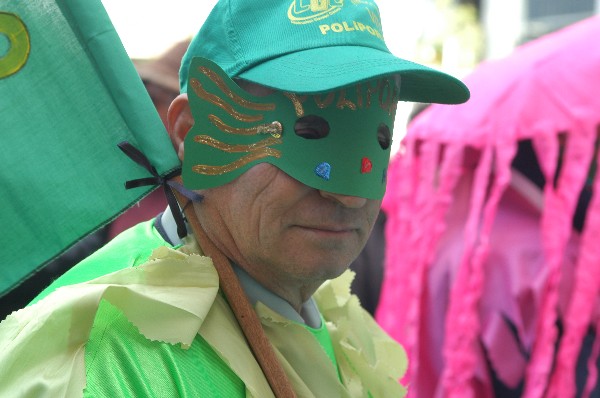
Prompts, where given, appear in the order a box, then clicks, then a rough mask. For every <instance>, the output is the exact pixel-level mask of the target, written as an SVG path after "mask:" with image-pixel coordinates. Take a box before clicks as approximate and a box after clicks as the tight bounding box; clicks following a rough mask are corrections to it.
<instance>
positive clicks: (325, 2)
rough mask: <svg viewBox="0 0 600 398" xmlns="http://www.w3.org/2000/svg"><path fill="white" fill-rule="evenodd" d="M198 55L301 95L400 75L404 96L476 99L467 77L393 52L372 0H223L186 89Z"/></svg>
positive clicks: (196, 41)
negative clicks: (384, 36) (398, 55)
mask: <svg viewBox="0 0 600 398" xmlns="http://www.w3.org/2000/svg"><path fill="white" fill-rule="evenodd" d="M197 56H199V57H204V58H207V59H210V60H212V61H213V62H215V63H216V64H217V65H219V66H220V67H221V68H222V69H223V70H224V71H225V73H227V75H228V76H229V77H231V78H242V79H245V80H249V81H251V82H254V83H258V84H261V85H264V86H267V87H271V88H274V89H277V90H282V91H288V92H294V93H321V92H325V91H331V90H334V89H338V88H340V87H344V86H348V85H351V84H355V83H361V82H365V81H367V80H372V79H374V78H377V77H382V76H386V75H391V74H396V75H399V76H400V78H401V90H400V98H399V99H400V100H404V101H415V102H426V103H444V104H457V103H462V102H465V101H467V100H468V99H469V90H468V89H467V87H466V86H465V85H464V84H463V83H462V82H461V81H460V80H458V79H456V78H454V77H452V76H450V75H447V74H445V73H442V72H440V71H437V70H435V69H432V68H429V67H426V66H424V65H419V64H416V63H414V62H410V61H408V60H405V59H402V58H398V57H396V56H394V55H393V54H392V53H390V51H389V49H388V48H387V46H386V44H385V41H384V39H383V30H382V26H381V19H380V16H379V9H378V7H377V5H376V4H375V2H374V1H373V0H261V1H260V2H259V1H256V0H219V2H218V3H217V4H216V5H215V7H214V8H213V10H212V12H211V13H210V15H209V16H208V18H207V19H206V21H205V23H204V24H203V26H202V28H201V29H200V31H199V32H198V34H197V35H196V36H195V37H194V38H193V40H192V42H191V44H190V46H189V48H188V50H187V52H186V54H185V55H184V57H183V60H182V64H181V70H180V87H181V91H182V92H187V81H188V71H189V67H190V63H191V60H192V58H194V57H197Z"/></svg>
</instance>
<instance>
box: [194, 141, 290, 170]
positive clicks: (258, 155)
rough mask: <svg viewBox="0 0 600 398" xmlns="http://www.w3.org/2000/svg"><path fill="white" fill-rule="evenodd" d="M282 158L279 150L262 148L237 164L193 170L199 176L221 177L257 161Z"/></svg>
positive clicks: (198, 167) (203, 165)
mask: <svg viewBox="0 0 600 398" xmlns="http://www.w3.org/2000/svg"><path fill="white" fill-rule="evenodd" d="M270 156H272V157H276V158H279V157H281V152H280V151H278V150H277V149H273V148H261V149H259V150H256V151H253V152H252V153H250V154H248V155H246V156H244V157H242V158H239V159H238V160H236V161H235V162H232V163H229V164H226V165H223V166H209V165H205V164H198V165H196V166H193V167H192V170H193V171H194V172H196V173H199V174H205V175H212V176H214V175H221V174H225V173H230V172H232V171H234V170H237V169H239V168H240V167H244V166H245V165H247V164H248V163H251V162H254V161H255V160H258V159H262V158H267V157H270Z"/></svg>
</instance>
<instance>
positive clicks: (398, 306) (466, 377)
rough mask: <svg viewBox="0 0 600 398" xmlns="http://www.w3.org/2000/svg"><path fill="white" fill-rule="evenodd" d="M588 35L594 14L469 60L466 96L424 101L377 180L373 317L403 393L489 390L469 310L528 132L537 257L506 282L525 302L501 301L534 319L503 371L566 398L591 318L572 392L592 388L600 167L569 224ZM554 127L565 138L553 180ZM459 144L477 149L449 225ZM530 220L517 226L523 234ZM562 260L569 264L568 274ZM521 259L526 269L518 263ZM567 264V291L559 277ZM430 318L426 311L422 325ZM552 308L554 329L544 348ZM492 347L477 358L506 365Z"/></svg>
mask: <svg viewBox="0 0 600 398" xmlns="http://www.w3.org/2000/svg"><path fill="white" fill-rule="evenodd" d="M597 37H600V18H598V17H595V18H590V19H589V20H587V21H584V22H581V23H579V24H578V25H576V26H573V27H572V28H570V29H565V31H564V32H563V33H561V32H559V33H556V34H554V35H553V36H552V37H551V38H549V39H546V40H542V41H540V42H539V43H531V44H530V45H525V46H523V47H522V48H521V49H519V50H517V51H516V52H515V55H514V56H513V57H511V58H509V59H507V60H505V61H504V62H502V63H490V64H487V65H482V67H481V68H480V70H479V71H478V72H476V73H474V74H473V75H472V76H470V77H469V78H468V79H466V82H467V85H468V86H469V87H470V88H471V90H472V99H471V100H470V101H469V102H468V103H466V104H464V105H459V106H443V105H433V106H431V107H430V108H429V109H428V110H426V111H425V112H423V113H422V114H421V115H420V116H419V117H418V118H417V119H415V121H414V122H413V123H412V124H411V126H410V127H409V134H408V136H407V138H406V140H405V144H406V152H405V154H404V156H398V157H396V158H395V159H393V161H392V164H391V166H390V170H389V174H388V176H389V183H388V193H387V194H386V198H385V200H384V211H385V212H386V213H387V215H388V224H387V226H386V239H387V248H386V263H385V267H386V269H385V279H384V284H383V288H382V294H381V299H380V304H379V307H378V311H377V314H376V317H377V320H378V321H379V322H380V324H381V325H382V326H383V327H384V328H385V329H386V330H387V331H388V332H389V333H390V334H391V335H392V336H393V337H394V338H396V339H398V340H399V341H400V342H401V343H403V344H404V345H405V347H406V348H407V350H408V353H409V373H408V376H407V377H409V380H408V384H409V396H410V397H411V398H418V397H425V398H429V397H440V396H442V397H444V398H445V397H456V396H458V397H461V398H462V397H477V398H479V397H488V396H492V386H491V381H490V379H489V374H488V369H487V364H486V363H485V362H482V351H481V350H482V349H481V344H480V343H481V340H482V334H481V332H482V325H483V323H482V322H483V320H482V319H480V316H484V315H490V314H485V313H482V311H483V310H482V307H481V305H482V299H483V298H485V299H486V300H488V303H489V300H492V299H496V297H493V296H490V295H484V293H489V292H484V291H483V289H484V286H487V285H486V282H489V280H488V278H490V276H489V274H488V272H490V271H491V270H493V265H491V264H488V257H489V255H490V248H491V243H490V239H491V232H492V230H493V225H494V223H495V221H496V218H497V217H496V215H497V214H498V211H499V208H498V206H499V203H500V202H501V200H502V198H503V195H505V193H506V192H507V186H509V179H510V166H511V160H512V158H513V155H514V152H515V147H516V144H517V142H518V141H519V140H524V139H532V141H533V144H534V151H535V153H536V155H537V158H538V161H539V163H540V167H541V169H542V171H543V173H544V175H545V177H546V181H547V184H546V187H545V189H544V192H543V197H544V208H543V210H542V211H541V214H540V215H539V217H540V226H539V231H537V229H536V232H539V234H540V235H539V239H540V245H541V248H542V250H543V264H541V267H540V269H539V270H538V271H537V272H538V275H535V278H533V277H532V276H531V275H530V274H527V272H526V271H527V270H523V275H518V276H517V279H518V278H519V277H521V276H523V279H522V280H520V279H518V283H532V284H535V285H531V286H525V288H524V291H525V294H528V293H530V294H531V295H532V296H531V300H530V301H527V298H529V296H527V295H525V296H519V297H513V296H511V294H512V292H508V291H507V294H506V297H507V300H515V301H517V299H518V300H520V301H519V302H517V303H515V304H514V306H513V307H514V311H516V312H517V313H518V314H520V315H521V316H523V317H524V318H525V319H523V322H525V323H526V322H527V321H529V320H535V324H534V325H533V326H532V327H530V325H529V324H523V325H520V324H516V325H514V326H515V327H516V328H517V331H516V332H517V334H518V337H519V339H520V344H522V345H523V347H522V348H523V349H525V350H528V349H529V348H531V357H530V360H529V362H528V363H527V366H526V367H525V365H523V369H524V370H523V369H519V373H517V372H512V373H511V372H504V374H505V375H508V376H507V377H510V378H512V379H511V380H514V379H515V378H516V379H518V378H519V375H520V376H521V377H524V381H525V391H524V394H523V395H524V397H526V398H537V397H554V396H556V397H559V396H560V397H571V396H574V395H575V394H574V392H575V383H574V376H575V366H576V363H577V358H578V355H579V353H580V351H581V341H582V337H583V336H584V335H585V333H586V331H587V330H588V328H589V327H590V325H594V326H595V331H596V340H595V342H594V346H593V352H592V355H591V357H590V361H589V367H590V371H589V376H588V380H587V384H586V389H585V392H584V396H585V394H587V395H589V394H590V392H591V390H592V388H593V387H594V386H595V385H596V383H597V371H596V365H595V363H596V362H595V361H597V359H598V356H599V355H600V337H599V336H598V333H599V332H600V319H599V318H600V314H599V312H600V306H599V305H598V303H599V302H600V245H599V244H598V243H597V241H598V236H600V195H599V194H598V193H599V192H600V182H599V181H600V176H599V175H600V172H599V173H597V174H598V175H597V176H596V180H595V185H594V192H595V193H596V195H595V196H594V197H593V199H592V202H591V204H590V206H589V208H588V213H587V217H586V221H585V229H584V230H583V232H582V235H581V237H579V236H578V234H577V233H576V232H573V229H572V217H573V213H574V211H575V206H576V205H577V201H578V196H579V192H580V190H581V188H582V186H583V185H584V182H585V178H586V176H587V172H588V165H589V164H590V161H591V159H592V156H593V155H594V140H595V139H596V131H595V128H596V126H598V125H599V124H600V95H598V92H599V91H600V78H599V77H600V74H599V73H598V70H599V69H598V68H599V67H600V50H599V49H600V47H599V46H597V43H595V42H594V41H593V40H596V38H597ZM562 133H565V137H566V138H567V140H566V145H565V146H564V156H563V159H562V165H561V169H560V170H559V173H558V176H559V177H558V182H557V185H556V188H555V187H554V185H553V180H554V175H555V169H556V166H557V161H558V155H559V152H560V150H561V146H560V145H559V140H560V138H561V134H562ZM442 148H444V150H442ZM471 149H474V150H476V151H479V154H480V155H481V158H480V159H479V160H478V162H477V167H476V169H475V179H474V181H473V185H472V186H471V191H470V195H471V196H470V202H469V204H470V206H471V207H470V208H469V209H468V213H467V215H466V224H464V225H463V224H460V223H459V224H456V220H455V219H454V221H455V224H454V225H450V224H449V223H448V220H449V219H450V218H451V216H452V214H449V211H450V210H452V211H454V210H456V209H455V208H454V207H453V205H454V204H455V203H454V201H455V199H456V195H457V194H459V192H457V187H458V186H459V185H460V184H461V183H462V181H463V177H466V176H467V175H468V176H470V174H468V173H471V170H468V172H467V170H465V169H463V168H462V167H464V165H465V164H466V163H467V162H468V161H469V160H472V159H470V158H469V155H468V152H469V150H471ZM442 153H443V155H444V156H441V154H442ZM440 157H441V159H442V160H441V161H440ZM599 167H600V166H599ZM468 182H470V181H468ZM455 190H456V191H455ZM460 194H462V195H464V192H460ZM462 199H464V198H462ZM460 210H461V211H462V210H464V209H463V208H460ZM532 214H533V213H532ZM537 216H538V215H537V214H536V215H535V217H537ZM536 219H537V218H532V220H536ZM533 222H534V221H530V224H528V225H529V226H530V227H531V229H532V230H533V229H534V228H535V225H534V224H531V223H533ZM503 225H504V224H503ZM449 228H454V229H452V230H451V231H452V233H453V234H455V235H453V236H452V238H453V240H452V242H459V243H460V245H461V246H460V247H457V248H455V247H450V249H449V251H447V252H446V253H445V255H446V256H447V258H443V259H442V260H445V261H447V262H448V264H436V263H435V262H436V261H438V260H439V259H438V258H437V257H436V255H437V253H438V250H439V249H440V247H441V246H440V245H441V244H442V243H444V239H445V235H444V232H446V231H448V230H449ZM457 228H462V229H461V230H458V229H457ZM457 233H458V234H462V235H461V237H462V241H459V240H458V239H455V238H456V237H457V236H458V235H456V234H457ZM509 233H510V232H509ZM519 236H521V235H519ZM523 236H528V235H523ZM531 236H532V237H533V238H534V239H537V237H538V235H531ZM452 242H450V244H452ZM536 243H537V241H536V242H534V244H536ZM457 244H458V243H457ZM532 247H533V246H532ZM525 248H528V247H525ZM536 248H539V245H538V247H536ZM455 249H456V250H455ZM496 249H497V248H496ZM459 250H462V251H459ZM507 250H510V247H508V248H507ZM536 254H537V253H536ZM575 255H576V256H577V260H576V265H575V266H574V267H573V268H574V269H573V270H571V269H570V264H571V262H573V261H574V260H573V257H574V256H575ZM451 256H454V258H452V259H450V257H451ZM453 260H458V264H455V263H454V262H452V261H453ZM520 261H522V263H523V264H524V267H525V268H526V264H528V263H527V259H522V260H520ZM515 264H518V263H515ZM498 266H502V264H498ZM434 267H435V268H434ZM437 267H440V268H437ZM444 267H446V268H444ZM571 271H573V282H572V285H571V281H570V279H568V278H570V277H571V274H570V272H571ZM436 272H437V273H436ZM517 272H518V270H517ZM432 278H437V279H432ZM493 282H494V283H495V284H494V285H492V286H497V285H499V286H501V288H502V287H506V288H509V287H514V286H504V285H502V283H504V282H505V281H503V280H500V281H498V280H494V281H493ZM565 286H567V287H568V288H571V293H572V294H571V296H568V297H566V296H565V297H563V296H561V294H562V290H561V289H563V288H564V287H565ZM440 287H442V288H443V289H444V288H446V287H447V288H448V289H450V291H449V292H448V297H449V302H448V306H447V308H446V307H445V306H444V304H445V303H440V302H435V303H433V302H431V301H430V300H431V299H432V297H434V298H436V299H440V298H444V297H446V296H445V294H446V292H445V291H443V292H432V289H439V288H440ZM521 287H522V286H521V285H519V286H517V288H521ZM527 289H529V290H527ZM434 293H436V294H434ZM538 298H539V300H540V301H539V302H538V301H537V299H538ZM564 298H566V299H567V300H564ZM525 307H526V308H525ZM432 310H433V311H432ZM559 310H560V311H564V312H561V313H559ZM434 315H435V316H437V317H438V318H437V319H433V318H432V317H433V316H434ZM493 315H496V316H498V314H493ZM502 315H504V314H503V313H501V314H500V316H502ZM527 316H529V318H530V319H528V318H527ZM559 316H560V320H561V321H562V323H563V326H564V335H563V338H562V340H561V341H560V345H559V347H558V350H557V351H556V349H557V347H556V342H557V338H558V331H557V329H556V321H557V320H558V319H559ZM439 317H445V320H444V321H445V328H444V331H443V332H441V331H440V330H439V328H438V329H431V328H432V327H438V326H439V325H440V324H441V322H442V321H441V320H440V319H439ZM487 321H489V320H487ZM487 321H486V322H487ZM494 322H498V321H497V320H494ZM489 324H491V323H489ZM532 324H533V323H532ZM490 341H494V340H493V339H492V340H490ZM531 345H532V347H531ZM442 349H443V359H440V358H438V355H439V352H440V350H442ZM436 350H437V352H436ZM502 354H503V353H502V352H500V353H498V352H495V353H490V355H491V356H495V360H497V361H500V362H502V361H504V362H503V363H502V364H501V366H504V367H507V366H508V367H509V368H510V358H509V359H506V357H503V356H502ZM427 355H429V357H427ZM438 359H439V361H438ZM440 361H441V363H438V362H440ZM523 363H524V362H523ZM553 364H554V367H553ZM504 370H506V369H504ZM509 370H511V369H509ZM522 372H524V374H521V373H522ZM498 374H500V373H498ZM515 375H516V376H515ZM501 376H502V375H501ZM438 377H439V379H438Z"/></svg>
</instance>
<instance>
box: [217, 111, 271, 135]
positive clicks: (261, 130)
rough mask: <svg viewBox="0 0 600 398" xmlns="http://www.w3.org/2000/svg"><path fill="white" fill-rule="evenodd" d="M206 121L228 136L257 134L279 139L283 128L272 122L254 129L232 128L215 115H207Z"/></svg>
mask: <svg viewBox="0 0 600 398" xmlns="http://www.w3.org/2000/svg"><path fill="white" fill-rule="evenodd" d="M208 120H210V121H211V122H212V124H214V125H215V126H216V127H217V128H218V129H219V130H221V131H222V132H224V133H228V134H235V135H257V134H270V135H272V136H273V137H275V138H280V137H281V134H282V132H283V126H282V125H281V123H280V122H278V121H274V122H271V123H265V124H261V125H258V126H254V127H232V126H230V125H228V124H226V123H225V122H223V121H222V120H221V119H220V118H219V117H218V116H216V115H208Z"/></svg>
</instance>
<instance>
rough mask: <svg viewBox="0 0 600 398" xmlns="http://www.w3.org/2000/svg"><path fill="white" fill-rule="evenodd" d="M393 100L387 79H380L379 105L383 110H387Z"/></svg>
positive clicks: (392, 93) (390, 86)
mask: <svg viewBox="0 0 600 398" xmlns="http://www.w3.org/2000/svg"><path fill="white" fill-rule="evenodd" d="M393 101H394V92H393V89H392V85H391V84H390V81H389V80H388V79H382V80H381V81H380V83H379V106H380V107H381V109H383V110H384V111H389V109H390V107H391V105H392V102H393Z"/></svg>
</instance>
